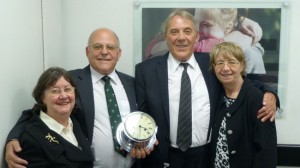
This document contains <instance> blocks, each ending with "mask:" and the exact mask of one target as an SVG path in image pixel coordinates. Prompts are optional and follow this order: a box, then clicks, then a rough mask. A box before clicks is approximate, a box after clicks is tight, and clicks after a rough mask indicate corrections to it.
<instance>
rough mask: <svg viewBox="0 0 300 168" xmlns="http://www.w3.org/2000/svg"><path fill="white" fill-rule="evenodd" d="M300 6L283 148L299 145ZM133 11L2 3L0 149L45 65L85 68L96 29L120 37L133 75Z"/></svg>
mask: <svg viewBox="0 0 300 168" xmlns="http://www.w3.org/2000/svg"><path fill="white" fill-rule="evenodd" d="M160 1H162V0H157V2H160ZM201 1H203V2H204V1H205V0H199V2H201ZM253 1H256V0H253ZM266 1H270V0H266ZM299 6H300V1H297V0H291V4H290V23H291V26H290V31H289V34H287V35H288V36H289V42H288V43H289V45H288V48H287V51H288V52H287V54H288V56H287V58H288V66H287V69H286V71H287V74H286V81H287V83H286V88H287V89H286V95H285V97H286V100H285V102H286V104H285V115H284V118H283V119H278V120H277V121H276V124H277V132H278V143H284V144H300V134H299V133H297V132H296V131H295V130H297V128H298V127H299V122H298V121H299V120H300V112H299V108H298V106H297V104H299V101H298V98H299V97H300V91H299V90H298V88H299V87H298V86H300V79H299V75H298V74H297V72H298V71H299V70H298V68H297V67H298V66H299V65H298V63H299V62H300V57H299V54H298V50H297V49H298V48H299V47H298V45H297V44H298V39H299V35H300V22H298V18H297V17H298V16H300V10H299V9H298V8H299ZM133 10H134V6H133V0H110V1H107V0H106V1H104V0H88V1H86V0H63V1H62V0H26V1H24V0H0V25H1V26H0V52H1V55H0V58H1V60H0V70H1V71H0V72H1V75H2V77H3V79H2V80H1V84H0V93H2V96H0V102H1V105H2V110H3V111H2V112H1V113H0V126H1V135H2V136H0V148H3V145H4V142H5V137H6V135H7V133H8V131H9V129H10V128H11V127H12V126H13V124H14V123H15V122H16V120H17V118H18V116H19V115H20V112H21V111H22V110H23V109H27V108H30V107H32V105H33V102H34V101H33V99H32V98H31V91H32V89H33V86H34V85H35V82H36V80H37V78H38V76H39V75H40V74H41V72H42V70H43V59H44V60H45V61H44V63H45V68H48V67H50V66H61V67H64V68H66V69H74V68H82V67H84V66H86V65H87V63H88V62H87V59H86V56H85V46H86V43H87V38H88V36H89V34H90V32H91V31H93V30H94V29H95V28H98V27H108V28H111V29H113V30H114V31H115V32H116V33H117V34H118V36H119V38H120V41H121V48H122V57H121V60H120V61H119V64H118V66H117V69H118V70H120V71H123V72H125V73H128V74H130V75H133V74H134V65H135V61H134V60H135V58H134V44H133V41H134V39H133V36H134V34H135V32H134V30H133V27H134V26H135V25H134V24H135V22H134V19H133ZM41 11H43V12H41ZM42 19H43V22H42ZM42 26H43V29H42ZM42 31H43V32H42ZM43 44H44V48H43ZM43 52H44V54H43ZM0 156H1V157H2V153H1V154H0Z"/></svg>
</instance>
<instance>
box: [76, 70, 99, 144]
mask: <svg viewBox="0 0 300 168" xmlns="http://www.w3.org/2000/svg"><path fill="white" fill-rule="evenodd" d="M74 76H75V79H74V80H75V82H76V85H77V88H78V89H77V91H78V99H77V104H78V105H79V106H80V107H81V108H82V110H83V111H82V112H83V115H84V118H85V123H86V129H87V132H88V138H89V140H92V138H93V131H94V118H95V107H94V94H93V84H92V78H91V71H90V66H86V67H85V68H84V69H83V70H80V71H77V72H76V73H75V75H74Z"/></svg>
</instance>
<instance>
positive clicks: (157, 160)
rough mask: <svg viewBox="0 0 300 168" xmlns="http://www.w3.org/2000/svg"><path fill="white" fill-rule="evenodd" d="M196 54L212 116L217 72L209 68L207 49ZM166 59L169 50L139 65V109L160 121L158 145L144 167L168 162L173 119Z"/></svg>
mask: <svg viewBox="0 0 300 168" xmlns="http://www.w3.org/2000/svg"><path fill="white" fill-rule="evenodd" d="M195 58H196V60H197V62H198V64H199V67H200V69H201V71H202V73H203V76H204V79H205V82H206V86H207V89H208V93H209V100H210V104H211V109H210V111H211V119H210V120H212V118H213V115H214V110H215V105H216V101H217V94H218V93H219V89H220V85H219V83H218V82H217V80H216V77H215V75H214V74H213V73H212V72H211V71H209V69H208V65H209V55H208V54H207V53H195ZM167 59H168V53H167V54H165V55H163V56H158V57H154V58H151V59H149V60H146V61H144V62H141V63H139V64H137V65H136V73H135V78H136V94H137V102H138V106H139V109H140V110H141V111H144V112H147V113H148V114H150V115H151V116H152V117H153V118H154V119H155V121H156V123H157V125H158V133H157V139H158V141H159V145H158V146H157V147H155V149H154V151H153V152H152V153H151V155H149V156H147V157H146V159H143V160H142V161H143V167H163V163H165V162H168V150H169V147H170V139H169V135H170V128H169V127H170V123H169V97H168V95H169V94H168V66H167ZM211 122H212V121H210V123H211ZM210 125H211V124H210ZM209 130H210V129H209ZM207 136H209V135H207ZM146 165H147V166H146Z"/></svg>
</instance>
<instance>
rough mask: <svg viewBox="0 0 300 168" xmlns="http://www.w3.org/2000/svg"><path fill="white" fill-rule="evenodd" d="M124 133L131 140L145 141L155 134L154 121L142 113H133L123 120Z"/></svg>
mask: <svg viewBox="0 0 300 168" xmlns="http://www.w3.org/2000/svg"><path fill="white" fill-rule="evenodd" d="M124 127H125V131H126V133H127V134H128V135H129V136H130V137H131V138H133V139H136V140H147V139H149V138H151V137H152V136H153V135H154V134H155V128H156V123H155V121H154V119H153V118H152V117H151V116H150V115H148V114H146V113H143V112H133V113H130V114H129V115H128V117H127V118H126V120H125V124H124Z"/></svg>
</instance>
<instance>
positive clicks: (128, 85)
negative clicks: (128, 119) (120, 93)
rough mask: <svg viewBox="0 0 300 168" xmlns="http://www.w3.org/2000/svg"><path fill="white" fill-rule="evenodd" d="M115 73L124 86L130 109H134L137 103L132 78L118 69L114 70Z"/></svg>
mask: <svg viewBox="0 0 300 168" xmlns="http://www.w3.org/2000/svg"><path fill="white" fill-rule="evenodd" d="M116 73H117V74H118V76H119V78H120V80H121V82H122V85H123V86H124V89H125V92H126V95H127V98H128V101H129V105H130V111H131V112H133V111H136V110H137V109H138V108H137V103H136V95H135V86H134V79H133V78H132V79H131V77H130V76H127V75H125V74H123V73H121V72H119V71H116Z"/></svg>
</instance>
